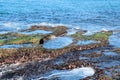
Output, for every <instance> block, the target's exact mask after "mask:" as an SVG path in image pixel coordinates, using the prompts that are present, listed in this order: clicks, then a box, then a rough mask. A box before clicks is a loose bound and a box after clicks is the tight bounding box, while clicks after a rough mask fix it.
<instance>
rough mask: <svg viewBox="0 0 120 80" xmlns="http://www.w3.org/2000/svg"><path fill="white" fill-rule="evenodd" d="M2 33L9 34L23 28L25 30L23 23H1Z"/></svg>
mask: <svg viewBox="0 0 120 80" xmlns="http://www.w3.org/2000/svg"><path fill="white" fill-rule="evenodd" d="M1 27H2V31H5V32H10V31H18V30H21V29H23V28H26V25H25V24H24V23H17V22H3V23H1Z"/></svg>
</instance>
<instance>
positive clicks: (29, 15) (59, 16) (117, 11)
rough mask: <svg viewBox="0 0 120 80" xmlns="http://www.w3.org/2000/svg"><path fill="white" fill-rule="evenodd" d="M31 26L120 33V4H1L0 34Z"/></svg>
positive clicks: (46, 0) (84, 0) (109, 0)
mask: <svg viewBox="0 0 120 80" xmlns="http://www.w3.org/2000/svg"><path fill="white" fill-rule="evenodd" d="M30 24H46V25H47V24H51V25H54V24H65V25H69V26H72V27H75V26H79V27H80V28H82V29H87V30H90V31H95V30H100V29H102V28H105V29H112V30H113V29H120V0H0V33H4V32H10V31H17V30H19V29H24V28H27V27H28V26H29V25H30Z"/></svg>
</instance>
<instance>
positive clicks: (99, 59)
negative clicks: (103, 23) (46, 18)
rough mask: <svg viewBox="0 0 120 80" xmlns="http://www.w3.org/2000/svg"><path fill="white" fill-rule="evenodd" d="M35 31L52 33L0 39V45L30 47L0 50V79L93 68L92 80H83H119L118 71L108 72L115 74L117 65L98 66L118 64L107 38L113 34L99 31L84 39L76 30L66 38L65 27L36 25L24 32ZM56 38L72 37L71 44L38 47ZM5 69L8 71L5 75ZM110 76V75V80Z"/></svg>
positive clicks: (118, 50)
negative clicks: (110, 53)
mask: <svg viewBox="0 0 120 80" xmlns="http://www.w3.org/2000/svg"><path fill="white" fill-rule="evenodd" d="M38 29H39V30H46V31H52V33H50V34H45V35H43V34H31V35H26V34H20V33H19V32H18V33H6V34H1V35H0V38H1V40H0V45H6V44H9V45H12V44H31V46H30V47H22V48H12V49H0V66H1V67H0V70H2V68H4V66H6V67H5V68H4V69H3V73H2V75H0V79H11V78H14V79H17V77H16V76H22V79H23V80H29V79H31V78H34V77H33V76H39V75H40V76H42V75H43V74H46V73H49V72H50V71H53V70H72V69H75V68H80V67H92V68H94V69H95V74H94V75H93V76H90V77H86V78H85V79H82V80H90V79H91V80H112V79H119V71H118V72H117V74H114V75H113V74H112V73H110V72H109V71H111V69H114V71H113V72H114V73H115V72H116V71H115V69H118V68H119V66H120V65H114V66H112V67H111V65H110V64H108V66H110V67H108V68H105V67H106V65H105V67H102V66H101V64H104V63H103V62H106V63H107V61H108V62H109V61H116V62H117V60H120V58H119V53H120V49H119V48H113V47H111V46H110V45H109V36H110V35H112V34H113V31H100V32H96V33H94V34H92V35H84V33H85V32H86V31H84V30H77V32H76V33H74V34H71V35H67V30H68V29H67V28H66V27H65V26H56V27H49V26H37V25H34V26H31V27H30V28H29V29H26V30H24V31H28V32H30V31H33V30H38ZM24 31H23V32H24ZM55 37H71V38H73V42H72V43H71V44H70V45H68V46H64V47H62V48H59V49H46V48H44V47H43V46H42V45H40V44H44V43H46V41H49V40H51V39H53V38H55ZM80 40H81V41H87V40H92V41H93V43H87V44H84V45H81V44H77V42H78V41H80ZM107 51H111V52H115V53H117V54H118V55H117V57H116V55H114V56H110V55H105V53H104V52H107ZM106 59H107V60H106ZM117 63H119V62H117ZM13 64H14V65H13ZM111 64H112V63H111ZM11 65H13V66H14V67H15V68H14V70H13V71H11V70H10V69H13V68H12V67H11ZM17 67H18V68H17ZM101 67H102V68H101ZM7 69H8V70H10V71H7ZM4 70H5V71H4ZM108 73H109V74H108ZM109 75H112V77H111V76H109Z"/></svg>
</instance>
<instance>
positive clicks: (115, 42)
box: [109, 35, 120, 48]
mask: <svg viewBox="0 0 120 80" xmlns="http://www.w3.org/2000/svg"><path fill="white" fill-rule="evenodd" d="M109 44H110V45H112V46H114V47H116V48H120V38H119V37H118V36H116V35H112V36H110V37H109Z"/></svg>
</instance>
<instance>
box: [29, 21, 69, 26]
mask: <svg viewBox="0 0 120 80" xmlns="http://www.w3.org/2000/svg"><path fill="white" fill-rule="evenodd" d="M33 25H38V26H48V27H56V26H67V25H66V24H61V23H60V24H55V23H47V22H41V23H32V24H28V26H29V27H30V26H33Z"/></svg>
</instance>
